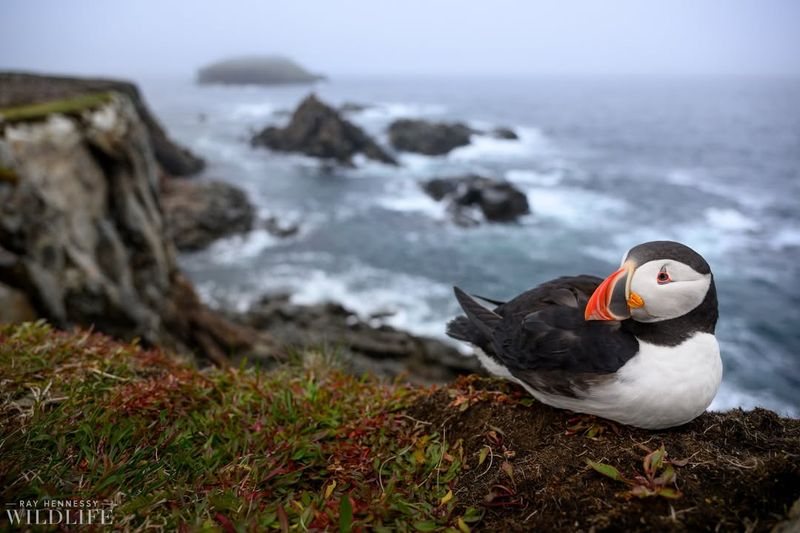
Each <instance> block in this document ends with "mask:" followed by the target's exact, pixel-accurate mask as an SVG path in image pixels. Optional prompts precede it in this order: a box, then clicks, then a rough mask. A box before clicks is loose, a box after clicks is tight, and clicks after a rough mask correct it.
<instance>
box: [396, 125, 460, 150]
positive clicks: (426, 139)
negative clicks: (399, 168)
mask: <svg viewBox="0 0 800 533" xmlns="http://www.w3.org/2000/svg"><path fill="white" fill-rule="evenodd" d="M473 133H476V132H475V130H473V129H472V128H470V127H469V126H467V125H466V124H464V123H461V122H453V123H445V122H428V121H426V120H415V119H400V120H395V121H394V122H392V123H391V124H390V125H389V142H390V143H391V144H392V146H393V147H394V148H395V149H396V150H400V151H403V152H416V153H420V154H424V155H445V154H447V153H449V152H450V151H451V150H453V149H455V148H458V147H459V146H466V145H468V144H469V143H470V138H471V136H472V134H473Z"/></svg>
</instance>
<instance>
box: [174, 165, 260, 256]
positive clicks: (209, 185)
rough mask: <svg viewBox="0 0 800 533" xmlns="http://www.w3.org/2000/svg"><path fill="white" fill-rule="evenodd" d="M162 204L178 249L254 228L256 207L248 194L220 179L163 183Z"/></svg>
mask: <svg viewBox="0 0 800 533" xmlns="http://www.w3.org/2000/svg"><path fill="white" fill-rule="evenodd" d="M161 205H162V207H163V208H164V214H165V215H166V219H167V228H168V231H169V234H170V235H171V236H172V239H173V240H174V242H175V245H176V246H177V247H178V249H179V250H186V251H189V250H199V249H201V248H205V247H206V246H208V245H209V244H211V243H212V242H213V241H215V240H217V239H219V238H221V237H227V236H229V235H234V234H237V233H244V232H246V231H250V230H251V229H253V225H254V223H255V218H256V210H255V207H253V204H251V203H250V200H249V199H248V198H247V194H246V193H245V192H244V191H243V190H241V189H239V188H238V187H235V186H233V185H231V184H229V183H224V182H221V181H203V182H200V181H195V180H186V179H172V180H167V181H165V182H164V184H163V187H162V200H161Z"/></svg>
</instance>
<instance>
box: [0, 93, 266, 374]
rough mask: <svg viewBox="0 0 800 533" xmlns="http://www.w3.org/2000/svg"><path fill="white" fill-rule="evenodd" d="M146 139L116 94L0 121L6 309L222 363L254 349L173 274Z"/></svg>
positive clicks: (0, 114) (0, 254) (146, 127)
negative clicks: (231, 355) (232, 355)
mask: <svg viewBox="0 0 800 533" xmlns="http://www.w3.org/2000/svg"><path fill="white" fill-rule="evenodd" d="M53 110H57V112H51V111H53ZM151 133H152V131H151V129H150V124H148V121H147V120H146V119H144V118H143V117H142V116H141V115H140V113H139V111H138V110H137V106H136V104H135V102H134V101H133V100H131V98H129V97H128V96H127V94H125V93H124V92H122V93H120V92H113V93H100V94H90V95H85V94H84V95H82V96H80V97H76V98H72V99H66V100H62V101H60V102H56V103H50V104H48V105H46V106H32V107H27V108H16V109H13V110H10V111H9V110H0V283H2V284H3V285H5V288H4V289H3V291H4V292H5V294H7V295H9V296H8V298H7V299H6V302H10V301H13V302H15V305H14V307H15V309H17V310H18V312H17V314H18V315H20V316H23V317H24V316H25V315H26V314H30V310H31V309H32V310H35V312H36V314H37V315H38V316H41V317H44V318H47V319H48V320H50V321H51V322H52V323H54V324H56V325H58V326H60V327H70V326H72V325H84V326H92V327H94V328H96V329H98V330H100V331H103V332H105V333H109V334H111V335H113V336H115V337H118V338H123V339H128V338H132V337H141V338H142V339H143V340H144V341H145V342H146V343H150V344H158V345H161V346H167V347H172V348H174V349H176V350H178V351H181V352H189V351H192V352H194V353H196V354H198V355H199V356H200V357H201V358H205V359H210V360H213V361H215V362H217V363H224V362H225V360H226V356H227V355H228V354H229V353H231V352H235V351H239V350H244V349H248V350H253V349H254V346H256V345H258V344H259V343H260V341H261V340H264V339H263V337H261V336H260V335H259V334H257V333H256V332H255V331H253V330H251V329H248V328H245V327H241V326H236V325H234V324H232V323H230V322H228V321H226V320H224V319H222V318H221V317H219V316H217V315H215V314H214V313H212V312H210V311H209V310H208V309H206V308H205V307H204V306H203V305H202V304H201V303H200V301H199V300H198V297H197V295H196V294H195V292H194V289H193V288H192V285H191V284H190V283H189V282H188V281H187V280H186V278H185V277H184V276H183V274H182V273H181V271H180V270H179V268H178V266H177V263H176V258H175V249H174V246H173V244H172V240H171V239H169V238H168V236H167V234H166V231H165V224H164V220H163V214H162V210H161V206H160V204H159V196H158V188H159V176H160V169H159V165H158V163H157V161H158V157H157V153H156V151H155V150H154V148H153V145H152V144H151V139H152V135H151Z"/></svg>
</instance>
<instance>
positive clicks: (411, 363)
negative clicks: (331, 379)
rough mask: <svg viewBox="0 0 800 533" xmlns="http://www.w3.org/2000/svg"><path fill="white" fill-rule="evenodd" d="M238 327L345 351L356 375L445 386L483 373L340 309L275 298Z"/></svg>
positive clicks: (430, 343)
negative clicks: (462, 376)
mask: <svg viewBox="0 0 800 533" xmlns="http://www.w3.org/2000/svg"><path fill="white" fill-rule="evenodd" d="M237 319H238V321H241V322H242V323H244V324H246V325H248V326H250V327H253V328H255V329H259V330H264V331H268V332H269V333H270V335H271V336H272V338H273V339H275V341H277V342H278V343H279V344H281V345H284V346H286V347H291V348H294V349H298V348H299V349H302V348H319V347H321V346H329V347H333V348H336V349H338V350H341V353H342V354H343V355H344V356H345V360H346V362H347V364H348V366H349V370H350V371H351V372H353V373H355V374H356V375H360V374H362V373H364V372H370V373H374V374H377V375H382V376H387V377H394V376H397V375H400V374H408V378H407V379H409V380H411V381H414V382H417V383H426V384H427V383H443V382H446V381H450V380H452V379H453V378H454V377H455V376H457V375H460V374H469V373H474V372H482V370H481V368H480V365H479V364H478V362H477V360H476V359H475V358H474V357H465V356H463V355H461V354H460V353H459V352H458V350H456V349H455V348H453V347H451V346H450V345H448V344H444V343H443V342H440V341H438V340H435V339H430V338H426V337H416V336H413V335H411V334H409V333H406V332H404V331H398V330H396V329H394V328H392V327H390V326H386V325H378V324H371V323H368V322H365V321H363V320H361V319H360V318H359V317H358V316H357V315H356V314H355V313H354V312H352V311H350V310H348V309H346V308H344V307H342V306H341V305H339V304H335V303H327V304H319V305H311V306H307V305H296V304H292V303H290V301H289V297H288V295H280V296H272V297H268V298H265V299H263V300H262V301H261V302H259V303H257V304H256V305H254V306H253V307H252V308H251V309H250V310H249V311H248V312H246V313H244V314H241V315H237Z"/></svg>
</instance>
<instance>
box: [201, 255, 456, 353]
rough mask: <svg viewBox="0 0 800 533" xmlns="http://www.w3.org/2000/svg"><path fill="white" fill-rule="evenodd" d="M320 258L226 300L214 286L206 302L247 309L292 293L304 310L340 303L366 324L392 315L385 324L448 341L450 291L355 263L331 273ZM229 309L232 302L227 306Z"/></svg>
mask: <svg viewBox="0 0 800 533" xmlns="http://www.w3.org/2000/svg"><path fill="white" fill-rule="evenodd" d="M319 255H320V254H315V257H314V260H313V261H311V263H313V264H308V263H305V264H304V262H303V261H300V260H299V259H298V258H297V257H293V258H292V261H291V264H289V262H288V261H287V262H286V263H282V264H279V265H275V266H274V267H272V268H270V273H269V276H264V277H263V278H256V279H254V280H251V281H252V283H253V284H255V285H248V286H241V287H239V288H238V289H233V290H231V288H230V287H228V288H227V289H226V291H225V292H224V293H223V294H219V293H217V292H216V291H215V288H214V286H213V285H206V286H202V285H201V286H202V291H201V293H202V294H203V296H204V297H206V298H210V299H211V300H212V301H213V300H219V299H220V297H221V298H223V299H225V300H227V299H229V298H231V297H233V298H235V300H236V304H235V306H236V307H237V308H239V309H246V308H247V307H248V306H249V305H250V304H252V303H253V302H255V301H256V300H257V299H258V298H259V297H260V295H262V294H269V293H280V292H289V293H290V294H291V301H292V302H294V303H297V304H301V305H312V304H317V303H323V302H338V303H341V304H342V305H344V306H345V307H346V308H348V309H350V310H352V311H354V312H355V313H357V314H358V315H359V316H360V317H361V318H362V319H368V318H369V317H370V315H373V314H377V313H380V314H383V313H389V314H390V315H389V316H388V317H387V318H385V319H382V320H383V321H384V322H385V323H387V324H389V325H391V326H394V327H396V328H399V329H404V330H407V331H410V332H412V333H415V334H418V335H428V336H434V337H438V338H442V339H443V338H445V336H444V327H443V324H444V317H442V316H440V315H439V314H437V313H436V312H435V311H434V307H436V306H435V305H431V304H432V302H436V303H438V304H439V306H440V307H441V306H443V305H444V306H447V305H450V304H451V302H450V300H451V299H452V298H451V295H452V293H451V289H450V287H449V286H447V285H444V284H441V283H437V282H435V281H432V280H430V279H427V278H424V277H420V276H413V275H410V274H405V273H399V272H394V271H388V270H383V269H379V268H375V267H371V266H368V265H364V264H361V263H357V262H353V263H351V264H349V265H347V268H326V267H325V266H322V265H320V263H325V262H326V260H325V259H324V258H323V257H317V256H319ZM226 303H227V302H226Z"/></svg>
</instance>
